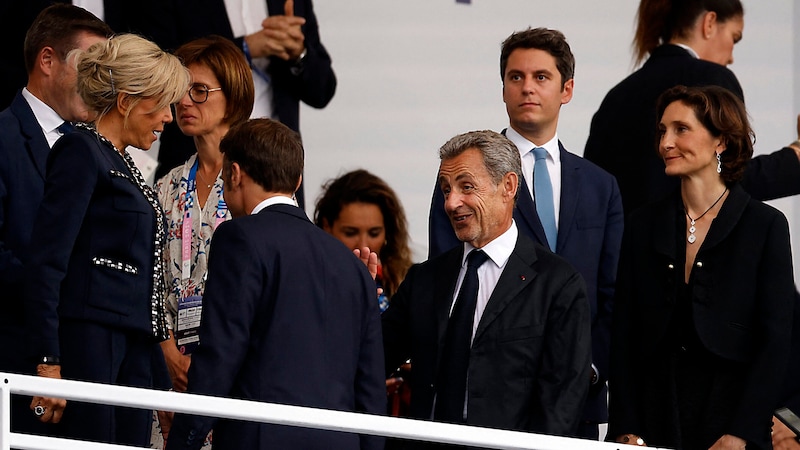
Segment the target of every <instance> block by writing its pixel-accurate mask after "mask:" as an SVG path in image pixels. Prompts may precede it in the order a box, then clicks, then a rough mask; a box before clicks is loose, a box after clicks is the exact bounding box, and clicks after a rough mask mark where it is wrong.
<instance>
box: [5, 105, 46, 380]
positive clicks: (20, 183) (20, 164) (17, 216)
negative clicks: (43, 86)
mask: <svg viewBox="0 0 800 450" xmlns="http://www.w3.org/2000/svg"><path fill="white" fill-rule="evenodd" d="M0 136H2V137H3V138H2V139H0V291H2V292H3V295H2V300H0V308H2V311H3V313H2V314H0V338H1V339H2V340H3V341H4V342H21V340H23V339H24V338H25V337H26V336H27V333H26V328H25V315H24V309H25V308H24V306H23V305H24V301H23V298H22V296H23V286H24V284H23V265H24V264H25V263H26V262H27V259H28V248H29V246H30V243H31V228H32V227H33V221H34V219H35V217H36V211H37V210H38V209H39V203H40V202H41V201H42V196H43V195H44V177H45V171H46V165H47V155H48V154H49V153H50V146H49V145H48V144H47V140H46V139H45V137H44V133H43V132H42V128H41V126H40V125H39V122H37V121H36V117H35V116H34V115H33V111H32V110H31V107H30V106H29V105H28V102H27V101H26V100H25V98H24V97H23V96H22V94H21V93H17V96H16V97H14V102H13V103H12V104H11V106H10V107H9V108H8V109H6V110H5V111H3V112H1V113H0ZM25 356H26V355H25V351H24V346H23V345H2V346H0V368H2V369H3V370H10V371H14V372H19V371H24V372H30V370H31V368H32V367H33V365H32V364H30V363H25Z"/></svg>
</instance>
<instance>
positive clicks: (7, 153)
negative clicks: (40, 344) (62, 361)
mask: <svg viewBox="0 0 800 450" xmlns="http://www.w3.org/2000/svg"><path fill="white" fill-rule="evenodd" d="M12 3H13V2H12ZM111 34H112V31H111V29H110V28H109V27H108V26H107V25H106V24H105V23H103V22H102V21H101V20H100V19H98V18H97V17H95V16H94V15H92V14H91V13H90V12H87V11H86V10H84V9H82V8H79V7H77V6H72V5H63V4H62V5H53V6H50V7H48V8H46V9H44V10H43V11H42V12H41V13H40V14H39V15H38V16H37V17H36V20H35V21H34V22H33V24H32V25H31V27H30V28H29V29H28V32H27V35H26V39H25V46H24V52H23V53H24V55H25V67H26V70H27V73H28V84H27V86H26V87H24V88H23V89H22V90H19V91H17V93H16V96H15V97H14V99H13V101H12V102H11V105H10V106H9V107H8V108H7V109H5V110H3V111H2V112H0V137H2V138H1V139H0V291H1V292H3V294H2V295H0V298H2V300H1V301H0V304H2V311H3V312H2V314H0V342H3V343H4V344H2V345H0V371H8V372H19V373H29V374H32V373H31V372H32V371H33V368H35V367H36V365H37V363H39V362H40V361H34V360H33V359H32V358H30V359H29V358H28V355H27V349H26V346H25V344H24V343H25V342H27V340H28V331H29V330H27V329H26V327H25V318H24V304H23V300H22V291H23V282H22V280H23V276H22V273H23V266H24V265H25V263H26V262H27V258H28V254H27V251H28V247H29V245H30V242H31V240H32V239H47V236H31V228H33V221H34V218H35V217H36V211H37V210H38V208H39V204H40V203H41V202H42V196H43V195H44V182H45V169H46V167H45V166H46V164H47V157H48V155H49V153H50V147H51V146H52V145H53V144H54V143H55V142H56V140H58V138H59V137H61V135H63V134H64V133H65V132H66V129H67V128H69V127H64V126H62V125H64V124H65V123H66V122H69V121H87V120H88V119H89V116H88V114H89V112H88V109H87V107H86V105H85V104H84V103H83V101H82V100H81V99H80V97H79V96H78V92H77V90H76V87H75V85H76V83H77V74H76V72H75V69H74V68H72V67H71V66H70V61H68V58H67V54H68V53H69V52H70V51H71V50H73V49H76V48H80V49H84V50H85V49H87V48H88V47H89V46H91V45H92V44H94V43H96V42H100V41H103V40H105V39H106V38H107V37H108V36H111ZM65 121H66V122H65ZM70 126H71V125H70ZM29 403H30V399H29V398H28V399H22V398H20V397H18V396H14V398H13V401H12V404H13V411H14V414H13V422H12V425H13V426H14V430H15V431H31V429H29V428H28V425H31V426H33V427H36V426H37V425H35V424H36V423H38V422H36V421H35V420H34V419H35V418H34V416H33V413H32V412H31V411H29V408H28V404H29ZM18 427H21V428H18Z"/></svg>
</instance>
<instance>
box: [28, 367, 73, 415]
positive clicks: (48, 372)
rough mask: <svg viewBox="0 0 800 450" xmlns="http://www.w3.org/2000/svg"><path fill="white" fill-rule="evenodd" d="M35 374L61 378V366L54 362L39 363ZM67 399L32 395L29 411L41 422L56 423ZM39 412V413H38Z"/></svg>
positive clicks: (65, 405)
mask: <svg viewBox="0 0 800 450" xmlns="http://www.w3.org/2000/svg"><path fill="white" fill-rule="evenodd" d="M36 374H37V375H39V376H40V377H46V378H56V379H59V380H60V379H61V366H59V365H54V364H39V365H38V366H36ZM66 407H67V401H66V400H65V399H63V398H50V397H39V396H36V397H33V400H31V411H33V412H34V414H36V415H37V416H38V417H39V420H40V421H42V422H52V423H58V422H60V421H61V416H62V415H63V414H64V408H66ZM40 412H41V414H39V413H40Z"/></svg>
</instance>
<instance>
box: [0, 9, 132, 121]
mask: <svg viewBox="0 0 800 450" xmlns="http://www.w3.org/2000/svg"><path fill="white" fill-rule="evenodd" d="M53 4H67V5H69V4H72V5H73V6H76V7H80V8H81V9H83V10H84V11H88V12H90V13H92V14H93V15H94V16H96V17H97V18H98V19H99V20H101V21H103V22H105V23H106V24H108V25H107V27H110V29H112V30H114V31H115V32H117V33H122V32H126V31H130V30H129V29H128V22H127V19H128V18H129V17H131V15H132V14H131V13H132V12H135V11H136V10H137V9H138V7H139V5H138V2H136V1H133V0H71V1H70V0H57V1H55V0H25V1H6V2H2V3H0V42H2V43H3V46H4V49H3V52H0V110H2V109H5V108H6V107H8V106H9V105H10V104H11V102H12V101H13V100H14V96H15V95H16V94H17V91H19V90H20V89H21V88H22V87H24V86H25V84H26V83H27V81H26V80H27V78H26V75H27V69H26V66H25V55H24V53H23V47H24V43H25V35H26V33H27V30H28V29H29V28H30V27H31V25H32V24H33V23H34V21H35V20H36V16H38V15H39V13H41V12H42V11H44V10H45V9H46V8H48V7H49V6H50V5H53Z"/></svg>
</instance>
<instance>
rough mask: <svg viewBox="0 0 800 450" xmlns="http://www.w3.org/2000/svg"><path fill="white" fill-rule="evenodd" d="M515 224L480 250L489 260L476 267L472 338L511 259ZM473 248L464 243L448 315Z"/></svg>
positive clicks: (515, 237)
mask: <svg viewBox="0 0 800 450" xmlns="http://www.w3.org/2000/svg"><path fill="white" fill-rule="evenodd" d="M518 235H519V231H518V230H517V224H516V223H515V222H514V221H513V220H512V221H511V227H509V228H508V230H506V232H505V233H503V234H501V235H500V236H498V237H497V238H495V239H494V240H493V241H491V242H489V243H488V244H486V245H484V246H483V248H481V250H483V251H484V253H486V255H487V256H488V257H489V259H488V260H487V261H486V262H485V263H483V265H481V266H480V267H478V283H479V285H478V302H477V304H476V305H475V317H474V318H473V320H472V338H473V339H474V338H475V331H476V330H477V329H478V323H480V321H481V317H482V316H483V311H484V310H485V309H486V305H487V304H488V303H489V297H491V296H492V292H494V288H495V287H497V281H498V280H500V275H502V273H503V269H505V267H506V263H507V262H508V258H510V257H511V252H513V251H514V246H516V245H517V236H518ZM473 249H475V247H473V246H472V245H471V244H469V243H467V242H465V243H464V255H463V256H462V257H461V270H460V271H459V272H458V280H457V281H456V290H455V292H453V301H452V303H451V304H450V314H452V313H453V307H454V306H455V304H456V298H457V297H458V291H459V290H460V289H461V283H462V282H463V281H464V275H465V274H466V273H467V255H469V252H471V251H472V250H473Z"/></svg>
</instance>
